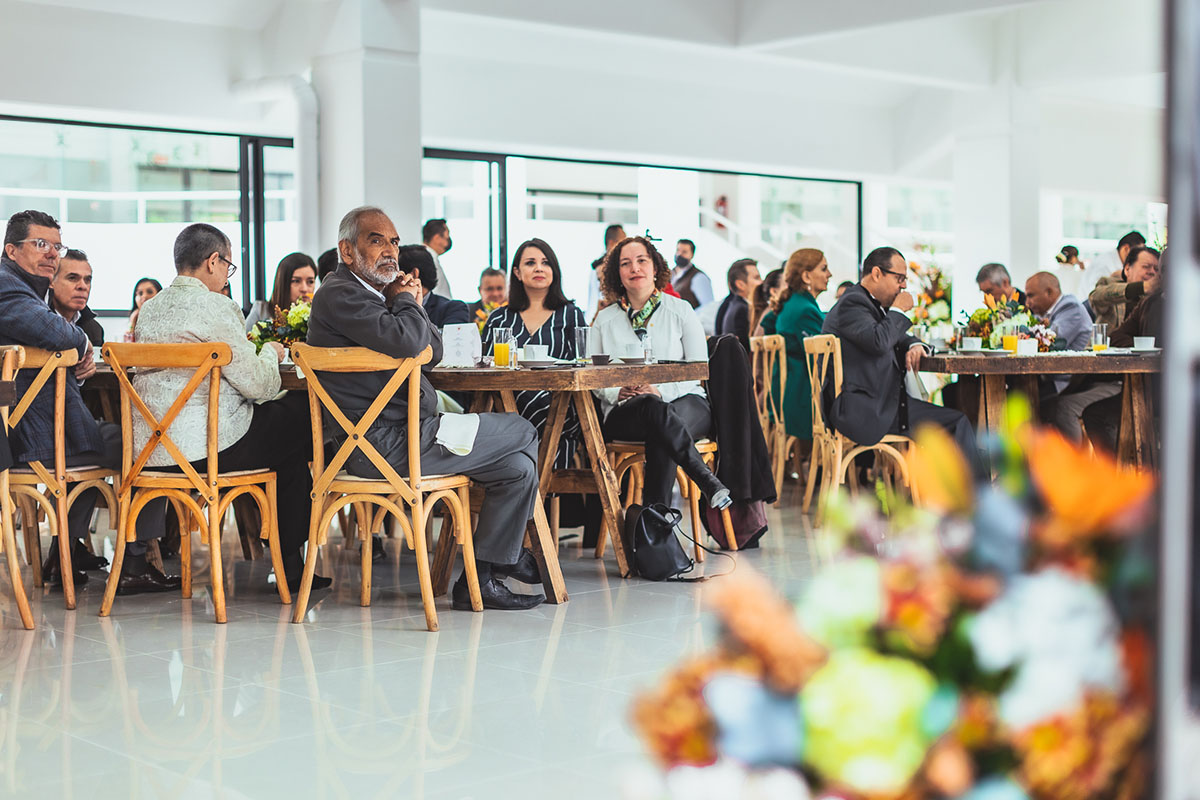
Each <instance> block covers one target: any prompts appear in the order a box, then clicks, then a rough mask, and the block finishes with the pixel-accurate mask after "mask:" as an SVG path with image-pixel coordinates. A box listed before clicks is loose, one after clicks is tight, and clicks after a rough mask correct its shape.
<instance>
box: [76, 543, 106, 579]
mask: <svg viewBox="0 0 1200 800" xmlns="http://www.w3.org/2000/svg"><path fill="white" fill-rule="evenodd" d="M71 566H72V567H74V568H75V569H81V570H85V571H91V570H97V569H106V568H107V567H108V559H107V558H105V557H104V556H98V555H96V554H94V553H92V552H91V551H89V550H88V549H87V547H85V546H84V544H83V542H81V541H79V540H78V539H76V540H75V541H74V542H72V543H71Z"/></svg>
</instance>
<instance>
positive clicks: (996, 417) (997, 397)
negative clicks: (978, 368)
mask: <svg viewBox="0 0 1200 800" xmlns="http://www.w3.org/2000/svg"><path fill="white" fill-rule="evenodd" d="M980 377H981V378H982V379H983V380H982V382H981V383H980V385H979V424H978V426H977V427H976V430H977V431H982V430H986V431H988V432H989V433H995V432H996V431H998V430H1000V422H1001V420H1003V419H1004V399H1005V396H1004V378H1005V376H1004V375H981V376H980Z"/></svg>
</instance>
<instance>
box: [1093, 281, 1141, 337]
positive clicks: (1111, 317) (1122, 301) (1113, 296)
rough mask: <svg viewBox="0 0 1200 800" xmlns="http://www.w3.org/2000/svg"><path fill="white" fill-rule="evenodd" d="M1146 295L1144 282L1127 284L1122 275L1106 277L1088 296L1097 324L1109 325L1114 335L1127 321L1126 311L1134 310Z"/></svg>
mask: <svg viewBox="0 0 1200 800" xmlns="http://www.w3.org/2000/svg"><path fill="white" fill-rule="evenodd" d="M1145 293H1146V289H1145V286H1144V285H1143V283H1142V281H1137V282H1136V283H1126V282H1125V281H1124V280H1122V279H1121V276H1120V274H1116V275H1105V276H1104V277H1103V278H1101V279H1100V280H1098V281H1097V282H1096V288H1095V289H1093V290H1092V293H1091V294H1090V295H1088V301H1089V302H1090V303H1091V304H1092V313H1094V314H1095V315H1096V322H1106V323H1108V332H1109V334H1112V332H1113V331H1115V330H1116V329H1117V328H1118V326H1120V324H1121V323H1122V322H1124V321H1125V310H1126V309H1127V308H1133V307H1134V306H1135V305H1137V302H1138V301H1139V300H1141V299H1142V295H1144V294H1145Z"/></svg>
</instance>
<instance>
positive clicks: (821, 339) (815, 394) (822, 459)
mask: <svg viewBox="0 0 1200 800" xmlns="http://www.w3.org/2000/svg"><path fill="white" fill-rule="evenodd" d="M804 354H805V365H806V366H807V368H808V379H809V383H810V385H811V386H812V407H813V409H812V410H813V454H812V461H811V463H810V466H809V470H808V487H807V488H806V489H805V493H804V507H803V510H804V511H805V512H806V513H807V512H808V509H809V505H810V504H811V502H812V496H813V489H814V486H815V485H816V474H817V468H818V466H819V467H820V469H821V486H820V492H819V494H818V497H817V520H816V521H817V522H818V523H820V521H821V519H822V518H823V516H824V513H825V503H826V501H827V500H828V499H829V494H830V492H832V491H833V490H834V489H836V488H837V487H838V486H841V485H842V483H843V482H845V480H846V472H847V470H849V468H850V466H851V465H852V464H853V463H854V459H855V458H857V457H858V455H859V454H860V453H866V452H872V451H873V452H875V453H876V454H878V455H882V456H884V457H886V458H887V459H889V460H890V461H891V463H892V466H893V467H894V469H895V470H896V472H897V474H898V475H899V476H900V479H901V480H902V481H903V482H904V485H905V486H907V487H908V489H909V492H910V493H911V494H912V496H913V500H914V501H916V500H918V497H917V488H916V486H915V485H914V484H913V482H912V479H911V477H910V475H909V471H908V462H907V460H906V459H905V458H904V453H902V452H901V450H900V449H899V448H905V449H907V448H909V447H913V446H915V445H914V442H913V440H912V439H910V438H909V437H907V436H901V435H899V434H892V433H889V434H885V435H884V437H883V438H882V439H880V440H879V442H878V443H876V444H873V445H860V444H857V443H856V442H854V441H851V440H850V439H849V438H848V437H847V436H846V435H845V434H842V433H839V432H838V431H837V430H835V429H834V428H833V427H831V426H830V425H829V424H828V423H827V422H826V421H825V411H824V407H823V405H822V402H821V400H822V398H821V391H822V388H823V387H824V386H825V385H826V382H827V381H832V382H833V396H834V397H837V396H838V395H839V394H841V393H842V342H841V340H840V339H838V337H836V336H833V335H830V334H822V335H820V336H808V337H805V339H804ZM853 485H854V486H857V483H856V482H854V483H853Z"/></svg>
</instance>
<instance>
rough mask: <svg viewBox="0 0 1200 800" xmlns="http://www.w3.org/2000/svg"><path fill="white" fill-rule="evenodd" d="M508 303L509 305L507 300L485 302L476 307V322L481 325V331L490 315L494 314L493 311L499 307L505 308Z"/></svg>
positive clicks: (481, 331)
mask: <svg viewBox="0 0 1200 800" xmlns="http://www.w3.org/2000/svg"><path fill="white" fill-rule="evenodd" d="M506 305H508V303H507V302H503V303H483V304H482V305H480V307H479V308H477V309H475V324H476V325H478V326H479V332H480V333H483V329H484V326H486V325H487V320H488V317H490V316H491V315H492V312H493V311H495V310H496V309H497V308H503V307H504V306H506Z"/></svg>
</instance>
